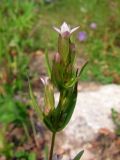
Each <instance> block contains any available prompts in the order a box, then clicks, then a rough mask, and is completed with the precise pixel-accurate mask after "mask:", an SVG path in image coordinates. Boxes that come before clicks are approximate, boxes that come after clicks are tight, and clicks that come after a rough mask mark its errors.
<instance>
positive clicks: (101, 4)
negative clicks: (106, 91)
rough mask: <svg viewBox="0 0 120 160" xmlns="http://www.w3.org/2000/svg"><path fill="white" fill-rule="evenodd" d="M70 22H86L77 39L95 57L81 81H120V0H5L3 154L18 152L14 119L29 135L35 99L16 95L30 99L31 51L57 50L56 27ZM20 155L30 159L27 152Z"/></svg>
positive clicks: (0, 27) (0, 88) (0, 32)
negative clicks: (11, 135)
mask: <svg viewBox="0 0 120 160" xmlns="http://www.w3.org/2000/svg"><path fill="white" fill-rule="evenodd" d="M64 21H66V22H67V23H68V24H70V25H71V27H75V26H78V25H79V26H80V29H79V31H78V32H76V33H75V34H74V35H73V36H72V40H73V41H74V42H75V43H76V46H77V48H76V49H77V57H78V59H80V58H82V59H85V60H88V61H89V63H88V65H87V67H86V69H85V70H84V72H83V73H82V76H81V80H82V81H86V82H91V81H92V82H93V81H94V82H99V83H102V84H107V83H117V84H120V1H119V0H24V1H23V0H14V1H13V0H0V126H1V131H0V155H5V156H6V157H7V158H8V157H9V158H10V157H13V155H14V154H13V151H14V150H15V147H16V144H15V143H13V142H11V139H10V140H9V139H8V140H6V138H5V136H6V130H7V127H8V126H9V125H10V124H11V123H13V122H14V123H13V124H14V125H15V126H19V127H22V128H24V132H25V133H26V134H25V137H26V135H27V137H28V132H30V131H29V130H30V128H31V127H30V126H31V125H30V122H29V114H28V110H27V109H28V108H29V106H30V103H29V102H27V103H23V102H21V100H18V99H16V98H15V96H16V95H20V96H23V97H25V95H24V92H25V84H26V83H28V82H27V74H28V73H29V66H30V60H31V57H32V56H31V54H32V53H35V52H37V51H42V52H43V53H44V52H45V51H46V50H48V53H49V52H50V54H51V53H52V52H55V51H57V34H56V32H54V30H53V26H56V27H59V26H60V25H61V24H62V23H63V22H64ZM26 97H27V98H28V94H27V95H26ZM3 113H4V114H3ZM16 115H17V116H16ZM33 130H34V129H33ZM25 137H24V138H22V140H20V142H19V143H18V144H17V146H19V145H21V144H23V143H24V140H25V139H26V138H25ZM4 141H6V142H4ZM8 142H9V143H8ZM6 144H9V145H6ZM31 154H32V156H30V157H33V159H32V160H34V159H35V155H34V153H31ZM16 156H18V157H20V156H23V157H25V158H26V157H27V158H29V155H27V154H26V152H22V153H21V152H20V153H18V154H17V155H16ZM27 158H26V159H27Z"/></svg>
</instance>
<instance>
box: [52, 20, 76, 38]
mask: <svg viewBox="0 0 120 160" xmlns="http://www.w3.org/2000/svg"><path fill="white" fill-rule="evenodd" d="M53 28H54V30H55V31H57V32H58V33H59V34H60V35H61V36H62V37H69V36H70V35H71V34H72V33H73V32H75V31H76V30H77V29H78V28H79V26H77V27H75V28H73V29H71V28H70V26H69V25H68V24H67V23H66V22H63V24H62V25H61V26H60V29H59V28H57V27H53Z"/></svg>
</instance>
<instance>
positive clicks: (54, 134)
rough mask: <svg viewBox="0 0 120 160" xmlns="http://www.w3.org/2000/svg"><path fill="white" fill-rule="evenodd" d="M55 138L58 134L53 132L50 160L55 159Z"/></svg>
mask: <svg viewBox="0 0 120 160" xmlns="http://www.w3.org/2000/svg"><path fill="white" fill-rule="evenodd" d="M55 136H56V133H55V132H53V133H52V142H51V147H50V155H49V160H52V158H53V149H54V144H55Z"/></svg>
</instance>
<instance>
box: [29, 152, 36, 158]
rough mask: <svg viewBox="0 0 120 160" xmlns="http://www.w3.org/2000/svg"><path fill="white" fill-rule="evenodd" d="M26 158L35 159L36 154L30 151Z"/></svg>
mask: <svg viewBox="0 0 120 160" xmlns="http://www.w3.org/2000/svg"><path fill="white" fill-rule="evenodd" d="M28 160H37V157H36V154H35V153H34V152H31V153H30V154H29V156H28Z"/></svg>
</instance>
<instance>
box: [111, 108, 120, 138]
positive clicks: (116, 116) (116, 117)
mask: <svg viewBox="0 0 120 160" xmlns="http://www.w3.org/2000/svg"><path fill="white" fill-rule="evenodd" d="M112 120H113V122H114V124H115V126H116V134H117V135H118V136H120V113H119V112H117V111H116V110H115V109H113V108H112Z"/></svg>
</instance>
